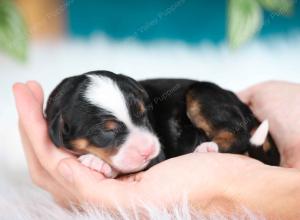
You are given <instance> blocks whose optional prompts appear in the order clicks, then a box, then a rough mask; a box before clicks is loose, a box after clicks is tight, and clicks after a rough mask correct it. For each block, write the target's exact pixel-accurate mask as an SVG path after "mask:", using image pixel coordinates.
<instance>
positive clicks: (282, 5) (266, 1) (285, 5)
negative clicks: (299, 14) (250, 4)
mask: <svg viewBox="0 0 300 220" xmlns="http://www.w3.org/2000/svg"><path fill="white" fill-rule="evenodd" d="M258 2H259V3H260V4H261V5H262V7H264V8H265V9H266V10H269V11H274V12H277V13H279V14H280V15H285V16H286V15H290V14H292V12H293V8H294V1H293V0H258Z"/></svg>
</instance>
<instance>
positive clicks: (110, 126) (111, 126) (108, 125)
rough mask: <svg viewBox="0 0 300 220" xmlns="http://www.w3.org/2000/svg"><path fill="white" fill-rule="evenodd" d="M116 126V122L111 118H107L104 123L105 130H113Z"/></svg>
mask: <svg viewBox="0 0 300 220" xmlns="http://www.w3.org/2000/svg"><path fill="white" fill-rule="evenodd" d="M117 127H118V123H117V122H115V121H113V120H109V121H106V122H105V123H104V128H105V130H114V129H116V128H117Z"/></svg>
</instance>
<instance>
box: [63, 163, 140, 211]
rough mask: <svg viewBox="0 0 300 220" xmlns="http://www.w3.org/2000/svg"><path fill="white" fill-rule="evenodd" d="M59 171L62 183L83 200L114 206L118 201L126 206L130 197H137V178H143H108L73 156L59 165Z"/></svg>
mask: <svg viewBox="0 0 300 220" xmlns="http://www.w3.org/2000/svg"><path fill="white" fill-rule="evenodd" d="M58 172H59V174H60V175H61V177H62V178H63V180H64V181H63V183H62V184H63V185H64V186H65V187H66V189H68V190H70V191H72V192H73V193H74V194H76V195H77V196H78V197H79V198H78V199H79V200H80V201H81V202H88V203H89V202H91V203H93V204H103V205H105V206H107V207H112V208H113V207H115V205H116V204H115V203H116V202H118V203H119V204H121V205H122V204H123V205H125V206H126V205H128V202H129V200H130V199H132V198H134V197H137V196H138V195H139V187H138V185H137V184H136V183H137V182H138V181H137V179H141V178H142V177H141V176H142V175H136V181H133V177H132V178H130V179H127V180H126V179H125V180H124V181H121V180H118V179H107V178H105V177H104V176H103V174H101V173H98V172H96V171H93V170H90V169H88V168H87V167H84V166H82V165H81V164H80V163H79V162H78V160H75V159H72V158H68V159H64V160H62V161H61V162H60V163H59V165H58ZM138 177H139V178H138Z"/></svg>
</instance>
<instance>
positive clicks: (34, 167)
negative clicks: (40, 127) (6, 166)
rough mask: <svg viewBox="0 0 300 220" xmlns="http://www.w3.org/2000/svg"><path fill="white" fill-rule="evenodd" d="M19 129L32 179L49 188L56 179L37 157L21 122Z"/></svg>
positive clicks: (37, 183) (38, 184) (42, 186)
mask: <svg viewBox="0 0 300 220" xmlns="http://www.w3.org/2000/svg"><path fill="white" fill-rule="evenodd" d="M19 130H20V135H21V140H22V145H23V149H24V153H25V156H26V160H27V164H28V169H29V173H30V176H31V179H32V181H33V182H34V183H35V184H36V185H37V186H39V187H41V188H45V189H46V190H49V184H51V182H53V181H54V180H53V178H52V177H51V176H50V175H49V173H48V172H47V171H46V170H45V169H44V168H43V167H42V165H41V163H40V161H39V160H38V158H37V157H36V155H35V153H34V151H33V149H32V146H31V144H30V141H29V140H28V138H27V136H26V133H25V131H24V128H23V126H22V125H21V124H20V123H19Z"/></svg>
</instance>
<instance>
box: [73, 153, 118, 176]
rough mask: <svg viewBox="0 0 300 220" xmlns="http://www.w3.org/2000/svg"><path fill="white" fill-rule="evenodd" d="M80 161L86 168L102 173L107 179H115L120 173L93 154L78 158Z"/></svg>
mask: <svg viewBox="0 0 300 220" xmlns="http://www.w3.org/2000/svg"><path fill="white" fill-rule="evenodd" d="M78 160H79V161H80V162H81V163H82V164H83V165H84V166H86V167H88V168H90V169H92V170H96V171H98V172H99V173H102V174H103V175H104V176H106V177H107V178H115V177H116V176H117V175H118V173H117V172H116V171H115V170H114V169H113V168H112V167H111V166H110V165H109V164H107V163H106V162H104V161H103V160H101V159H100V158H99V157H96V156H95V155H93V154H85V155H82V156H80V157H79V158H78Z"/></svg>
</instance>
